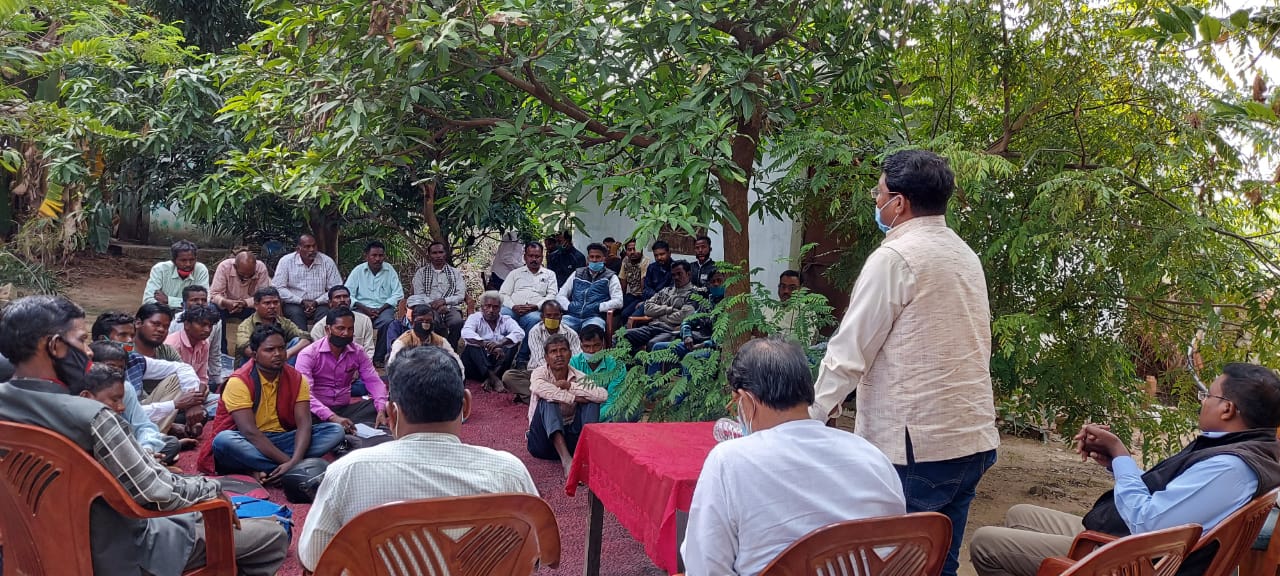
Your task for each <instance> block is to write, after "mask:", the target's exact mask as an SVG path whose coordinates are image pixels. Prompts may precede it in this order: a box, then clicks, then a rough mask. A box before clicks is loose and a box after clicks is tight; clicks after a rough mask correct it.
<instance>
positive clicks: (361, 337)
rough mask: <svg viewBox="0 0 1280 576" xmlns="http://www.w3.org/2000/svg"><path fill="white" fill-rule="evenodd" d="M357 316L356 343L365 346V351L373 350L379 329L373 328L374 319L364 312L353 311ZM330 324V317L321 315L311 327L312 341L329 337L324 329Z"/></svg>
mask: <svg viewBox="0 0 1280 576" xmlns="http://www.w3.org/2000/svg"><path fill="white" fill-rule="evenodd" d="M351 313H352V315H354V316H355V317H356V335H355V343H356V344H358V345H360V347H361V348H364V351H365V352H372V351H373V349H374V347H373V346H374V344H377V342H378V331H377V330H374V329H373V320H370V319H369V317H368V316H365V314H364V313H363V312H355V311H352V312H351ZM328 325H329V319H328V318H325V317H323V316H322V317H320V319H319V320H317V321H316V323H315V325H314V326H312V327H311V341H312V342H319V341H321V340H324V339H325V338H327V336H326V335H325V333H324V329H325V327H326V326H328Z"/></svg>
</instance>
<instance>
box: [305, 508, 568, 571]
mask: <svg viewBox="0 0 1280 576" xmlns="http://www.w3.org/2000/svg"><path fill="white" fill-rule="evenodd" d="M539 563H541V565H543V566H549V567H555V566H557V565H559V563H560V530H559V527H558V526H557V525H556V518H555V515H553V514H552V513H551V507H550V506H548V505H547V503H546V501H544V500H543V499H541V498H539V497H537V496H533V495H530V494H485V495H480V496H462V497H458V498H433V499H430V500H415V501H410V502H393V503H391V504H384V505H382V506H378V507H376V508H372V509H369V510H366V511H365V512H363V513H362V514H360V515H359V516H356V517H355V518H354V519H352V520H351V521H350V522H348V523H347V525H346V526H343V527H342V529H341V530H339V531H338V533H337V535H335V536H334V538H333V541H332V542H330V543H329V546H328V547H327V548H325V550H324V554H322V555H321V556H320V561H319V563H318V564H317V566H316V572H315V575H316V576H342V575H344V574H346V575H348V576H390V575H393V574H396V575H405V576H408V575H416V574H457V575H461V576H485V575H488V574H509V575H511V576H522V575H528V574H533V571H534V570H536V569H537V568H538V565H539Z"/></svg>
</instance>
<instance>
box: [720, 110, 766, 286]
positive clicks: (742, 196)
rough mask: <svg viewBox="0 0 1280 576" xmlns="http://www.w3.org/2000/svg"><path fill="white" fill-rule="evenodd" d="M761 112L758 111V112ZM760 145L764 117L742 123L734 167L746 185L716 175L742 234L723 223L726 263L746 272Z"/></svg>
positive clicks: (735, 142)
mask: <svg viewBox="0 0 1280 576" xmlns="http://www.w3.org/2000/svg"><path fill="white" fill-rule="evenodd" d="M757 110H758V108H757ZM759 142H760V114H759V112H757V113H756V115H755V117H753V118H749V119H740V120H739V121H738V133H737V134H735V135H734V136H733V140H732V142H731V147H732V149H733V163H734V164H736V165H737V166H738V168H739V169H740V170H742V173H743V175H744V176H745V178H744V181H742V182H737V181H735V180H733V178H730V177H729V175H728V174H716V180H717V181H718V182H719V184H720V192H721V193H722V194H724V199H725V205H727V206H728V207H729V212H730V213H732V214H733V217H734V218H736V219H737V220H738V223H739V224H740V225H741V229H740V230H734V229H733V225H732V222H730V221H729V220H728V219H724V220H722V221H721V223H720V228H721V232H720V233H721V237H722V238H723V239H724V261H725V262H729V263H730V264H734V265H736V266H741V267H742V268H743V270H744V271H750V270H751V217H750V212H751V199H750V198H749V196H748V193H749V191H750V186H751V179H752V178H753V177H754V175H755V163H756V153H757V151H758V150H759ZM734 288H735V289H734V290H733V291H734V292H735V293H740V292H746V291H747V286H745V285H743V286H737V287H734Z"/></svg>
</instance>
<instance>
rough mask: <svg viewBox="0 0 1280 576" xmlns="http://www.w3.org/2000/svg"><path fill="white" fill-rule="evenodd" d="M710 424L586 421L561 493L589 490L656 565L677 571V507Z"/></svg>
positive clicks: (686, 495)
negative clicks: (582, 484) (581, 488)
mask: <svg viewBox="0 0 1280 576" xmlns="http://www.w3.org/2000/svg"><path fill="white" fill-rule="evenodd" d="M714 425H715V423H714V422H671V423H636V424H589V425H587V426H586V427H584V428H583V430H582V436H581V437H579V438H578V446H577V449H576V450H575V451H574V455H573V467H572V468H571V469H570V471H569V477H568V480H567V484H566V485H565V489H564V490H565V493H567V494H568V495H570V496H573V495H574V493H575V492H576V491H577V488H578V483H579V482H581V483H584V484H586V485H587V487H588V488H590V489H591V491H592V493H593V494H595V496H596V497H597V498H599V499H600V502H601V503H602V504H604V507H605V509H606V510H609V511H610V512H613V515H614V516H615V517H617V518H618V523H619V524H622V526H623V527H624V528H626V529H627V530H628V531H630V532H631V535H632V536H633V537H634V538H635V539H637V540H639V541H640V542H642V543H643V544H644V551H645V553H646V554H648V555H649V558H650V559H652V560H653V563H654V564H656V565H657V566H658V567H659V568H661V569H663V570H666V571H667V572H668V573H675V572H676V571H677V570H676V510H684V511H688V510H689V506H690V504H691V503H692V502H693V488H694V486H695V485H696V484H697V483H698V474H699V473H701V472H702V463H703V462H704V461H705V460H706V459H707V454H708V453H710V452H711V448H713V447H714V446H715V445H716V440H715V437H713V436H712V434H711V430H712V427H713V426H714Z"/></svg>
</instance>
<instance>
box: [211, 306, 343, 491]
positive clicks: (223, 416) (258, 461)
mask: <svg viewBox="0 0 1280 576" xmlns="http://www.w3.org/2000/svg"><path fill="white" fill-rule="evenodd" d="M286 342H287V339H286V338H285V334H284V331H283V330H281V329H280V327H279V326H275V325H272V324H262V325H259V326H258V327H257V328H256V329H254V331H253V336H252V337H251V338H250V339H249V350H250V352H251V353H252V360H250V361H249V362H247V363H246V364H245V365H244V366H241V367H240V369H239V370H236V371H235V372H234V373H233V374H232V375H231V377H230V378H228V379H227V382H226V385H225V386H224V387H223V389H222V397H221V399H219V401H218V412H217V415H215V416H214V419H213V425H212V426H211V428H212V432H211V433H210V435H209V436H211V437H212V438H213V441H212V442H206V443H204V444H203V445H202V446H201V447H200V457H199V469H200V471H201V472H204V473H206V474H217V473H222V474H226V473H236V472H242V473H243V472H247V473H250V474H253V475H254V476H255V477H257V478H258V479H259V480H261V481H262V482H264V483H271V482H274V481H276V480H278V479H279V478H280V476H281V475H283V474H284V473H285V472H288V471H289V470H290V469H292V468H293V467H294V466H296V465H298V463H299V462H301V461H302V460H304V459H306V458H319V457H321V456H324V455H325V454H326V453H328V452H329V451H330V450H333V449H334V447H336V446H337V445H338V444H339V443H341V442H342V440H343V437H344V436H343V435H344V432H343V430H342V426H340V425H338V424H333V423H330V422H324V423H319V424H312V423H311V405H310V401H311V392H310V389H309V387H308V385H307V380H306V378H303V377H302V375H301V374H299V373H298V371H297V370H294V369H293V367H292V366H289V365H288V364H287V363H286V362H285V361H286V359H287V358H288V352H287V350H286V348H285V347H286Z"/></svg>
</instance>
